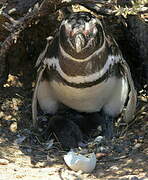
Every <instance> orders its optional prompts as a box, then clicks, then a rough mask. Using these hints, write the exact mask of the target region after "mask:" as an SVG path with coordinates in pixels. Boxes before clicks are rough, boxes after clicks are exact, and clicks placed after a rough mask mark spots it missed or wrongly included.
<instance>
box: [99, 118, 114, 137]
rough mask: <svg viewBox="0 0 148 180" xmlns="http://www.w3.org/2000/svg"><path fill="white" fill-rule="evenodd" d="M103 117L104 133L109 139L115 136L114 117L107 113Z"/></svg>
mask: <svg viewBox="0 0 148 180" xmlns="http://www.w3.org/2000/svg"><path fill="white" fill-rule="evenodd" d="M102 119H103V121H102V131H103V135H104V136H105V137H106V138H108V139H112V138H113V137H115V128H114V118H113V117H110V116H107V115H105V116H104V117H103V118H102Z"/></svg>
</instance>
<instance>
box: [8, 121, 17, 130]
mask: <svg viewBox="0 0 148 180" xmlns="http://www.w3.org/2000/svg"><path fill="white" fill-rule="evenodd" d="M10 131H11V132H16V131H17V122H13V123H12V124H11V125H10Z"/></svg>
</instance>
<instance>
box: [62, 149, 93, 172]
mask: <svg viewBox="0 0 148 180" xmlns="http://www.w3.org/2000/svg"><path fill="white" fill-rule="evenodd" d="M64 160H65V163H66V164H67V166H69V167H70V168H71V169H72V170H74V171H79V170H81V171H83V172H86V173H90V172H92V171H93V170H94V168H95V166H96V156H95V154H94V153H91V154H90V156H89V157H85V156H84V155H81V154H76V153H75V152H73V151H70V152H68V153H67V155H65V156H64Z"/></svg>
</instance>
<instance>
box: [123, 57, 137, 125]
mask: <svg viewBox="0 0 148 180" xmlns="http://www.w3.org/2000/svg"><path fill="white" fill-rule="evenodd" d="M121 66H122V69H123V72H124V75H125V76H126V78H127V81H128V84H129V93H128V97H127V103H126V105H125V108H124V110H123V112H122V115H123V120H124V121H125V122H127V123H128V122H130V121H132V120H133V118H134V114H135V110H136V104H137V92H136V90H135V87H134V82H133V79H132V76H131V72H130V68H129V66H128V64H127V62H126V61H125V60H124V61H122V63H121Z"/></svg>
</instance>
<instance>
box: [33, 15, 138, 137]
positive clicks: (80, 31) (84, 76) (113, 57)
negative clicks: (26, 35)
mask: <svg viewBox="0 0 148 180" xmlns="http://www.w3.org/2000/svg"><path fill="white" fill-rule="evenodd" d="M36 66H37V67H38V74H37V82H36V86H35V90H34V95H33V103H32V114H33V124H34V126H35V125H36V123H37V104H39V106H40V108H41V109H42V111H43V112H45V113H49V114H55V113H56V112H57V110H58V107H59V104H60V103H62V104H64V105H66V106H67V107H70V108H72V109H74V110H77V111H79V112H87V113H93V112H102V114H103V115H104V118H103V119H104V124H105V128H104V130H105V129H107V131H108V129H112V127H111V123H112V122H113V120H114V119H115V118H116V117H118V116H119V115H120V114H121V113H122V112H124V113H123V118H124V120H125V121H127V122H129V121H131V120H132V119H133V117H134V112H135V108H136V91H135V88H134V84H133V80H132V77H131V73H130V69H129V66H128V65H127V63H126V61H125V60H124V59H123V56H122V54H121V51H120V50H119V47H118V45H117V43H116V42H115V40H114V39H113V38H112V37H110V36H109V35H108V34H107V33H106V32H105V31H104V27H103V25H102V23H101V21H100V20H99V19H98V18H97V17H95V16H94V15H92V14H91V13H89V12H76V13H72V14H71V15H70V16H69V17H68V18H66V19H64V20H63V21H62V23H61V25H60V28H59V32H58V33H57V34H56V36H55V37H54V38H51V39H50V40H48V42H47V46H46V48H45V50H44V51H43V53H42V54H41V55H40V56H39V58H38V60H37V63H36ZM108 136H112V135H111V134H110V133H108Z"/></svg>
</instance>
